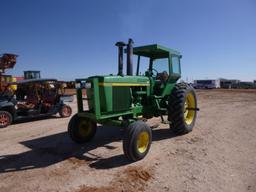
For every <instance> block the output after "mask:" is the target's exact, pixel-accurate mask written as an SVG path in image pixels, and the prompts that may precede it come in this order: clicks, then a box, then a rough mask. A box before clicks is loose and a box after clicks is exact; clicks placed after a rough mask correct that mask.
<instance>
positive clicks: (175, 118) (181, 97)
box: [168, 83, 197, 134]
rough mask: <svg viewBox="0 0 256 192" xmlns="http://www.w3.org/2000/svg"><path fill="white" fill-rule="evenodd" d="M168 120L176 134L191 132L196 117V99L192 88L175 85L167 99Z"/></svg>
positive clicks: (184, 85) (182, 84)
mask: <svg viewBox="0 0 256 192" xmlns="http://www.w3.org/2000/svg"><path fill="white" fill-rule="evenodd" d="M168 103H169V107H168V120H169V121H171V124H170V127H171V128H172V130H173V131H174V132H175V133H177V134H186V133H188V132H190V131H192V129H193V127H194V125H195V121H196V115H197V111H196V109H197V99H196V94H195V90H194V88H193V87H192V86H190V85H188V84H185V83H179V84H176V85H175V87H174V89H173V91H172V94H171V96H170V98H169V102H168Z"/></svg>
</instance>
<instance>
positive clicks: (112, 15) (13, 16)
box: [0, 0, 256, 80]
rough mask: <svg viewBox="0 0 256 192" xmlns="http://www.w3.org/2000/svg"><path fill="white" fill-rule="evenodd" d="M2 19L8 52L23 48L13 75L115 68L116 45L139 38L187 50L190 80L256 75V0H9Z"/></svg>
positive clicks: (61, 75)
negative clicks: (31, 71)
mask: <svg viewBox="0 0 256 192" xmlns="http://www.w3.org/2000/svg"><path fill="white" fill-rule="evenodd" d="M128 2H129V4H128ZM0 20H1V25H0V53H4V52H11V53H16V54H18V55H19V57H18V62H17V64H16V66H15V69H14V70H9V71H8V72H7V73H9V74H14V75H22V74H23V71H24V70H41V73H42V76H43V77H56V78H58V79H62V80H73V79H75V78H78V77H88V76H91V75H96V74H110V73H113V74H115V73H116V72H117V48H116V47H115V46H114V44H115V42H116V41H120V40H122V41H127V39H128V38H130V37H131V38H133V39H134V41H135V46H139V45H144V44H152V43H159V44H162V45H164V46H166V47H169V48H173V49H176V50H178V51H180V52H181V53H182V55H183V58H182V61H181V63H182V78H183V79H184V80H186V79H188V80H192V79H200V78H219V77H226V78H237V79H242V80H252V79H256V1H254V0H212V1H210V0H209V1H207V0H193V1H192V0H140V1H136V0H134V1H118V0H115V1H114V0H108V1H104V0H102V1H99V0H94V1H86V0H73V1H71V0H69V1H68V0H62V1H57V0H37V1H33V0H23V1H22V0H2V1H1V11H0Z"/></svg>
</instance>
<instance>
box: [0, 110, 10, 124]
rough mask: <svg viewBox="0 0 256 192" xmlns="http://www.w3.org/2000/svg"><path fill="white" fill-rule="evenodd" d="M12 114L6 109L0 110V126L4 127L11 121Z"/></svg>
mask: <svg viewBox="0 0 256 192" xmlns="http://www.w3.org/2000/svg"><path fill="white" fill-rule="evenodd" d="M12 120H13V118H12V115H11V113H9V112H8V111H0V128H5V127H7V126H9V125H10V124H11V123H12Z"/></svg>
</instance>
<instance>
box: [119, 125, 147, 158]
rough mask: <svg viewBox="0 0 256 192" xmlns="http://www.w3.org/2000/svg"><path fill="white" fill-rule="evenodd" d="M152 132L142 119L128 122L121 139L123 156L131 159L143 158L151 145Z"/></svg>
mask: <svg viewBox="0 0 256 192" xmlns="http://www.w3.org/2000/svg"><path fill="white" fill-rule="evenodd" d="M151 142H152V132H151V129H150V127H149V126H148V125H147V124H146V123H144V122H143V121H136V122H134V123H132V124H130V125H129V126H128V127H127V129H126V132H125V135H124V139H123V150H124V154H125V156H126V157H127V158H128V159H129V160H131V161H138V160H141V159H143V158H144V157H145V156H146V155H147V153H148V151H149V149H150V146H151Z"/></svg>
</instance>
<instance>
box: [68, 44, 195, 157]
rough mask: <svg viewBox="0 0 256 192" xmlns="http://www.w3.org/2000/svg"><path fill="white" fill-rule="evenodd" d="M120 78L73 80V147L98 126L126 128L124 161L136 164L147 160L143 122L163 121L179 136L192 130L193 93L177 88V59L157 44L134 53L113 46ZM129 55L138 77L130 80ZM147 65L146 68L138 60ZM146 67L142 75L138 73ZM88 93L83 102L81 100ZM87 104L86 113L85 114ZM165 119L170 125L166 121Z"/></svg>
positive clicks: (147, 130) (180, 85) (185, 87)
mask: <svg viewBox="0 0 256 192" xmlns="http://www.w3.org/2000/svg"><path fill="white" fill-rule="evenodd" d="M116 46H118V50H119V53H118V75H108V76H92V77H89V78H86V79H77V80H76V88H77V105H78V113H77V114H75V115H74V116H73V117H72V118H71V120H70V122H69V125H68V132H69V135H70V137H71V139H72V140H73V141H75V142H77V143H85V142H88V141H90V140H91V139H92V138H93V137H94V135H95V133H96V129H97V123H99V124H103V125H105V124H111V125H117V126H124V127H126V131H125V134H124V138H123V150H124V154H125V155H126V156H127V158H128V159H130V160H132V161H137V160H140V159H142V158H144V157H145V156H146V154H147V153H148V151H149V149H150V145H151V141H152V132H151V129H150V127H149V126H148V125H147V124H146V123H145V120H146V119H149V118H152V117H159V116H160V117H161V119H162V122H163V123H168V124H170V128H171V129H172V130H173V131H174V132H176V133H177V134H185V133H188V132H190V131H192V129H193V127H194V124H195V120H196V115H197V110H198V108H197V99H196V94H195V91H194V89H193V88H192V87H191V86H190V85H188V84H185V83H176V82H177V80H178V79H179V78H180V76H181V68H180V58H181V54H180V53H179V52H177V51H175V50H172V49H168V48H166V47H163V46H161V45H158V44H153V45H147V46H142V47H135V48H133V41H132V40H131V39H129V42H128V44H125V43H123V42H117V43H116ZM124 46H126V50H125V52H126V53H127V74H126V75H124V74H123V47H124ZM133 54H134V55H136V56H137V68H136V75H133ZM142 59H143V61H145V60H147V61H148V63H147V67H146V66H145V65H144V66H142V65H143V64H145V63H142V62H141V61H142ZM145 67H146V69H147V70H146V71H143V74H142V70H141V69H143V68H145ZM83 89H86V94H87V97H84V94H83V93H84V92H83ZM84 102H88V106H89V109H88V110H85V105H84V104H85V103H84ZM164 115H167V116H168V120H166V121H165V120H164V117H163V116H164Z"/></svg>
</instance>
